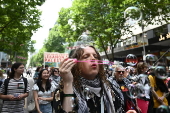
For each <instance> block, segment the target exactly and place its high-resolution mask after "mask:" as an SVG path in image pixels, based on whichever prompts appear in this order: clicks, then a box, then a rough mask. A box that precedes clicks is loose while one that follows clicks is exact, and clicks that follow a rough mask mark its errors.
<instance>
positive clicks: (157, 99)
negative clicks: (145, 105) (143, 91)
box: [149, 65, 168, 113]
mask: <svg viewBox="0 0 170 113" xmlns="http://www.w3.org/2000/svg"><path fill="white" fill-rule="evenodd" d="M163 70H164V72H163ZM159 71H160V73H158V72H159ZM164 73H166V69H165V67H163V66H159V65H158V66H156V68H155V69H154V76H152V75H149V80H150V84H151V90H152V94H153V102H154V106H153V110H154V113H155V112H156V110H157V108H158V107H159V106H160V105H166V106H167V105H168V101H167V99H166V97H167V96H168V95H167V94H168V87H167V85H166V84H165V82H164V80H165V79H161V78H160V76H159V75H161V76H163V74H164Z"/></svg>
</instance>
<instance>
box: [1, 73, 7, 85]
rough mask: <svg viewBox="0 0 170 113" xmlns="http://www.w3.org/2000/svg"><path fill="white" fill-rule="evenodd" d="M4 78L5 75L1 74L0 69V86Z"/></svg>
mask: <svg viewBox="0 0 170 113" xmlns="http://www.w3.org/2000/svg"><path fill="white" fill-rule="evenodd" d="M5 78H6V77H5V76H4V75H3V71H2V70H0V87H1V85H2V83H3V82H4V80H5Z"/></svg>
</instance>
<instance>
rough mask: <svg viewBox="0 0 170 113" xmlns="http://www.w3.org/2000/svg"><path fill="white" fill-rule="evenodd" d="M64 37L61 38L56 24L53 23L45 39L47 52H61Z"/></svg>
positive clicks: (62, 50)
mask: <svg viewBox="0 0 170 113" xmlns="http://www.w3.org/2000/svg"><path fill="white" fill-rule="evenodd" d="M64 43H65V39H64V38H62V37H61V36H60V34H59V32H58V26H57V25H55V26H54V27H53V28H52V29H51V30H50V32H49V36H48V38H47V40H46V41H45V44H44V47H45V48H46V50H47V52H59V53H63V52H64V50H65V48H64V45H63V44H64Z"/></svg>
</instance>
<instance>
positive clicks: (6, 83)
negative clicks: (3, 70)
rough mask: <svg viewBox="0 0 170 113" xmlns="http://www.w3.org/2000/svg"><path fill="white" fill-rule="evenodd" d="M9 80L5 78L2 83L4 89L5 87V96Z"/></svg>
mask: <svg viewBox="0 0 170 113" xmlns="http://www.w3.org/2000/svg"><path fill="white" fill-rule="evenodd" d="M9 80H10V78H7V79H5V81H4V87H5V92H4V95H7V90H8V83H9Z"/></svg>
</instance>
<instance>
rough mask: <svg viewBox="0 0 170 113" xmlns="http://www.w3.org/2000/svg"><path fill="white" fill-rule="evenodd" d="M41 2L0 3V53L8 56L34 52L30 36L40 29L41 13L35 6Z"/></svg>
mask: <svg viewBox="0 0 170 113" xmlns="http://www.w3.org/2000/svg"><path fill="white" fill-rule="evenodd" d="M43 2H44V0H1V1H0V7H1V8H0V12H1V13H0V17H1V18H0V45H1V48H0V51H4V52H6V53H8V54H10V55H13V54H14V53H16V52H17V53H23V54H24V55H25V54H27V53H28V51H34V49H33V45H32V44H34V43H33V42H32V41H31V36H32V34H33V32H35V31H36V30H37V29H38V28H39V27H41V26H40V24H39V22H40V15H41V12H40V11H39V10H38V9H37V5H42V3H43ZM21 45H24V46H21ZM20 51H23V52H20ZM26 56H28V55H26ZM11 58H14V56H11ZM11 60H14V59H11Z"/></svg>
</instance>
